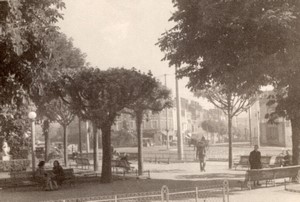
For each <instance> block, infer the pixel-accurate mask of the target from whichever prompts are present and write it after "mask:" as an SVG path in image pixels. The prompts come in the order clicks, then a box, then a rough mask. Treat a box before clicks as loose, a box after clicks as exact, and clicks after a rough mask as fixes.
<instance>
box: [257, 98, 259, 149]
mask: <svg viewBox="0 0 300 202" xmlns="http://www.w3.org/2000/svg"><path fill="white" fill-rule="evenodd" d="M258 104H259V103H258ZM257 145H258V146H259V147H260V114H259V111H257Z"/></svg>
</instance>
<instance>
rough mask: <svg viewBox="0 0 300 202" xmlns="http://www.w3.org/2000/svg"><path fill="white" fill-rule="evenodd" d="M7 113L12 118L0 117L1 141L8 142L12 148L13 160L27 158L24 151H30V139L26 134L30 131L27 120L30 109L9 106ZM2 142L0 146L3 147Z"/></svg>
mask: <svg viewBox="0 0 300 202" xmlns="http://www.w3.org/2000/svg"><path fill="white" fill-rule="evenodd" d="M3 109H4V108H2V110H3ZM6 113H8V114H10V116H0V123H1V133H0V139H2V141H3V140H6V141H7V143H8V146H9V147H10V152H9V154H10V155H12V158H13V159H18V158H27V156H26V152H25V153H24V149H28V146H29V145H30V139H29V138H27V137H26V133H28V131H30V123H29V121H28V118H27V115H28V109H27V108H26V107H25V106H21V107H19V108H15V109H12V108H11V107H10V106H9V107H7V110H6ZM2 141H0V145H2ZM23 154H25V156H24V155H23Z"/></svg>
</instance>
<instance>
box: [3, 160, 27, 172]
mask: <svg viewBox="0 0 300 202" xmlns="http://www.w3.org/2000/svg"><path fill="white" fill-rule="evenodd" d="M29 165H30V160H28V159H16V160H9V161H2V160H0V172H1V171H2V172H3V171H4V172H5V171H21V170H26V168H28V167H29Z"/></svg>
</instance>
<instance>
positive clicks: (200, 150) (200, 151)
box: [196, 140, 206, 172]
mask: <svg viewBox="0 0 300 202" xmlns="http://www.w3.org/2000/svg"><path fill="white" fill-rule="evenodd" d="M196 152H197V153H196V157H198V158H199V162H200V171H201V172H205V165H206V145H205V142H204V141H202V140H201V141H200V142H199V143H198V145H197V151H196Z"/></svg>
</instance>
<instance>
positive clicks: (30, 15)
mask: <svg viewBox="0 0 300 202" xmlns="http://www.w3.org/2000/svg"><path fill="white" fill-rule="evenodd" d="M64 6H65V5H64V3H63V2H62V1H61V0H50V1H47V0H42V1H37V0H33V1H21V0H14V1H1V2H0V7H1V9H0V18H1V19H0V107H1V108H3V107H5V106H7V105H9V106H11V107H12V108H15V107H19V106H21V105H22V104H24V100H25V99H24V98H28V91H29V89H30V88H31V87H32V84H33V81H34V78H35V77H36V76H37V75H38V74H39V71H40V70H42V69H43V68H45V59H46V58H47V57H48V55H49V52H50V50H49V48H48V45H47V42H48V41H47V39H48V36H51V35H52V34H53V33H56V32H57V27H56V26H55V23H56V22H57V21H58V19H61V18H62V15H61V13H60V10H61V9H63V8H64Z"/></svg>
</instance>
